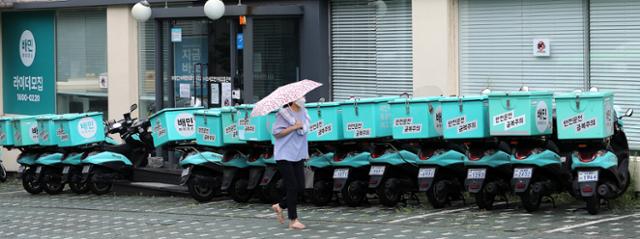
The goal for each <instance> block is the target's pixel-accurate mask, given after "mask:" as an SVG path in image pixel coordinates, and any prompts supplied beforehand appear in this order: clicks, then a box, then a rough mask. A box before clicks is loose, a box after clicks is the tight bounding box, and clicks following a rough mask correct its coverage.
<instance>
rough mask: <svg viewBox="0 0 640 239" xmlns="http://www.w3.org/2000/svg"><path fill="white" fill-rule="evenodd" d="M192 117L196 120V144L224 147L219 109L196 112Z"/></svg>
mask: <svg viewBox="0 0 640 239" xmlns="http://www.w3.org/2000/svg"><path fill="white" fill-rule="evenodd" d="M194 116H195V119H196V143H198V144H199V145H205V146H213V147H222V146H224V142H223V141H224V138H223V137H222V133H223V130H222V114H221V112H220V109H218V108H216V109H206V110H198V111H196V112H195V113H194Z"/></svg>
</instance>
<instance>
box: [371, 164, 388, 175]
mask: <svg viewBox="0 0 640 239" xmlns="http://www.w3.org/2000/svg"><path fill="white" fill-rule="evenodd" d="M384 169H385V167H384V166H371V169H370V170H369V175H371V176H379V175H383V174H384Z"/></svg>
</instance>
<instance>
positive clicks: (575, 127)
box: [556, 92, 615, 139]
mask: <svg viewBox="0 0 640 239" xmlns="http://www.w3.org/2000/svg"><path fill="white" fill-rule="evenodd" d="M556 117H557V120H556V124H557V126H556V127H557V128H558V139H599V138H606V137H609V136H611V135H613V124H614V117H615V115H614V108H613V93H611V92H582V93H566V94H560V95H557V96H556Z"/></svg>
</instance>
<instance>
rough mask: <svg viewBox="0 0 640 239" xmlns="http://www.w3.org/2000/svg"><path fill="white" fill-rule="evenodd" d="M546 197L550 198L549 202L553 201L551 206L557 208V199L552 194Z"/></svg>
mask: <svg viewBox="0 0 640 239" xmlns="http://www.w3.org/2000/svg"><path fill="white" fill-rule="evenodd" d="M544 198H545V199H548V200H549V202H551V206H552V207H553V208H556V200H555V199H554V198H553V197H552V196H545V197H544Z"/></svg>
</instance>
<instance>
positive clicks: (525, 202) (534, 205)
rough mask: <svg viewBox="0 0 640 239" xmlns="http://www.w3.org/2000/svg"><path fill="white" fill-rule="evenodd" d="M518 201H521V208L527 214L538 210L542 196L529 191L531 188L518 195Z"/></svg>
mask: <svg viewBox="0 0 640 239" xmlns="http://www.w3.org/2000/svg"><path fill="white" fill-rule="evenodd" d="M520 201H522V207H524V209H525V210H527V212H535V211H537V210H538V209H539V208H540V203H541V202H542V195H540V194H538V193H536V192H534V191H533V190H531V186H529V188H528V189H527V190H526V191H525V192H523V193H521V194H520Z"/></svg>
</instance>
